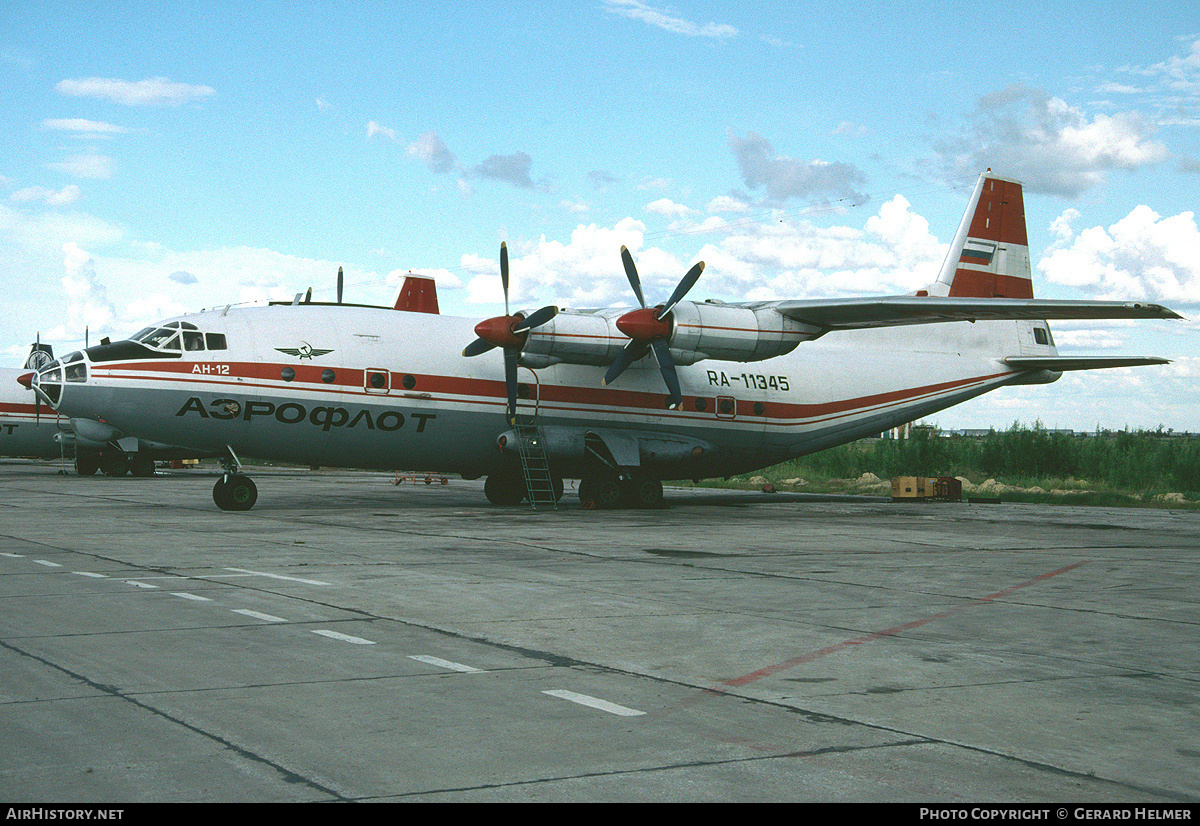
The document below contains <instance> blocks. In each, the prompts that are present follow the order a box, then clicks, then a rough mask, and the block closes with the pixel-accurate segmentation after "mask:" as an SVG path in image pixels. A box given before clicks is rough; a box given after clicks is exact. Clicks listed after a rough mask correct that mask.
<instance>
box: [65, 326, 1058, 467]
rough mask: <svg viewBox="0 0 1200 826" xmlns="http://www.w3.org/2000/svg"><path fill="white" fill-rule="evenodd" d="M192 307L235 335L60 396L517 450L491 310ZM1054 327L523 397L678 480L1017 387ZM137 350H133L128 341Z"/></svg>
mask: <svg viewBox="0 0 1200 826" xmlns="http://www.w3.org/2000/svg"><path fill="white" fill-rule="evenodd" d="M176 321H181V322H185V323H187V324H190V325H194V329H195V330H197V331H198V332H199V333H203V334H209V338H210V344H211V343H212V342H213V341H217V342H219V343H220V344H221V345H223V348H224V349H209V348H205V349H197V350H189V349H186V348H180V349H178V350H175V351H173V352H171V351H154V350H153V348H149V347H141V346H140V345H139V346H136V347H133V348H129V347H128V346H127V345H128V344H129V342H121V343H117V344H114V345H109V346H108V347H109V348H110V349H109V350H105V349H104V348H91V349H90V350H88V351H86V357H85V358H84V359H83V360H84V361H85V362H86V375H81V374H82V372H83V371H78V370H76V372H75V376H76V378H75V380H73V381H72V380H71V379H70V378H68V379H67V380H66V381H64V382H63V383H62V385H61V387H62V390H61V395H60V397H59V400H58V402H57V406H58V409H59V410H60V411H61V412H63V413H64V414H66V415H69V416H72V417H79V418H86V419H90V420H92V421H93V422H96V421H97V420H99V421H100V422H102V423H103V425H104V426H107V427H109V428H111V429H112V430H113V438H119V437H120V436H121V435H137V436H139V437H141V438H143V439H150V440H153V441H155V442H162V443H167V444H175V445H181V446H185V447H188V448H193V449H196V450H202V451H220V450H223V449H225V448H226V447H228V448H231V449H232V450H233V451H234V452H235V453H237V454H238V455H241V456H254V457H260V458H265V459H280V460H287V461H293V462H301V463H306V464H320V465H326V466H342V467H375V468H388V469H401V468H403V469H421V470H437V471H443V472H453V473H460V474H462V475H464V476H466V477H468V478H474V477H478V476H481V475H484V474H486V473H489V472H490V470H491V469H492V468H493V467H494V466H495V465H496V463H497V462H498V461H499V459H500V450H499V449H498V447H497V437H498V436H499V435H501V434H502V433H504V432H505V431H506V430H508V427H509V426H508V424H507V422H506V421H505V398H506V394H505V382H504V370H503V357H502V354H501V352H500V351H499V350H496V351H494V352H491V353H485V354H483V355H480V356H477V357H474V358H465V357H463V356H462V355H461V350H462V348H463V346H464V344H465V343H467V342H469V341H471V340H472V339H473V338H474V333H473V332H472V327H473V324H474V320H473V319H467V318H459V317H453V316H444V315H435V314H430V313H417V312H404V311H397V310H392V309H386V308H374V307H359V306H350V305H319V304H297V305H273V306H269V307H262V306H259V307H243V308H226V309H225V310H214V311H207V312H204V313H199V314H195V315H189V316H181V317H179V318H178V319H176ZM1035 324H1036V322H1027V321H980V322H977V323H967V322H959V323H948V324H937V325H921V326H915V327H897V328H886V329H865V330H848V331H840V332H838V333H836V334H831V335H828V336H825V337H822V338H819V339H817V340H815V341H807V342H805V343H803V344H802V345H801V346H799V347H797V348H796V349H794V350H793V351H792V352H790V353H787V354H785V355H780V356H776V357H774V358H768V359H765V360H761V361H754V362H728V361H717V360H714V359H704V360H701V361H698V362H697V363H695V364H692V365H687V366H680V367H679V368H678V376H679V381H680V385H681V389H682V393H683V404H682V406H681V408H680V409H678V410H668V409H666V405H665V403H664V401H665V393H664V390H663V385H662V379H661V377H660V374H659V369H658V366H657V365H656V364H655V362H654V360H653V358H651V357H647V358H644V359H642V360H640V361H639V362H637V363H635V364H634V365H633V366H632V367H631V368H630V369H629V370H627V371H626V372H625V373H624V374H623V375H621V377H620V378H619V380H617V381H616V382H615V383H614V384H612V385H611V386H608V387H602V386H601V378H602V376H603V375H604V368H603V367H602V366H593V365H586V364H565V363H561V364H553V365H550V366H547V367H542V368H540V369H537V370H532V369H529V368H526V367H522V368H520V370H519V376H518V379H519V382H520V391H521V392H520V393H519V398H518V405H517V413H518V416H519V417H523V418H531V417H533V416H535V415H536V418H537V421H538V422H539V424H541V425H542V426H543V427H544V428H545V429H546V432H547V433H548V434H551V437H552V438H551V439H550V441H551V443H552V444H551V448H552V456H553V458H554V459H555V461H556V463H557V465H558V468H559V472H560V473H561V474H562V475H563V476H568V477H570V476H573V475H575V474H576V473H578V472H579V468H580V467H581V466H582V464H583V462H584V461H585V460H586V456H585V454H584V451H583V448H582V438H583V436H584V434H587V433H593V432H594V433H598V434H600V436H601V437H602V438H606V439H607V440H608V441H610V442H613V443H621V444H624V445H626V446H628V448H629V451H628V452H627V453H626V456H627V457H630V456H632V459H631V460H630V461H627V462H624V463H626V464H628V463H633V464H640V465H642V466H643V467H650V468H653V470H654V472H655V473H656V474H657V475H658V476H659V477H660V478H663V479H680V478H702V477H712V476H724V475H730V474H734V473H740V472H744V471H747V470H753V469H756V468H760V467H764V466H767V465H770V464H774V463H777V462H779V461H783V460H785V459H788V458H792V457H796V456H800V455H803V454H806V453H812V452H814V451H817V450H821V449H824V448H827V447H830V446H833V445H836V444H841V443H845V442H848V441H852V440H854V439H857V438H861V437H863V436H867V435H871V434H875V433H879V432H881V431H884V430H886V429H888V428H891V427H895V426H897V425H900V424H903V423H906V422H909V421H912V420H914V419H916V418H919V417H921V416H925V415H928V414H930V413H933V412H934V411H937V410H941V409H943V408H946V407H949V406H951V405H954V404H957V403H959V402H962V401H965V400H967V399H969V398H972V397H974V396H977V395H979V394H981V393H984V392H987V391H988V390H992V389H994V388H996V387H999V386H1002V385H1004V384H1010V383H1013V382H1015V381H1030V380H1033V381H1050V380H1053V379H1054V378H1056V377H1057V376H1056V374H1032V375H1031V374H1030V373H1029V372H1024V373H1022V372H1017V371H1014V370H1012V369H1010V368H1008V367H1006V366H1005V365H1004V364H1003V362H1002V359H1003V358H1005V357H1007V356H1013V355H1021V354H1047V355H1052V354H1053V353H1054V349H1053V347H1052V346H1048V345H1040V344H1037V343H1036V342H1035V340H1034V336H1033V333H1032V329H1033V327H1034V326H1035ZM159 326H160V327H161V326H163V325H159ZM212 334H217V335H218V336H220V337H223V340H222V339H221V338H214V337H213V336H212ZM535 334H536V331H535ZM532 335H534V334H531V337H532ZM531 340H532V338H531ZM620 343H623V341H621V342H619V344H620ZM118 347H125V350H124V351H114V350H112V349H111V348H118ZM97 358H99V359H104V360H96V359H97ZM67 372H68V375H70V366H69V365H68V368H67ZM42 378H43V382H44V380H45V377H44V376H43V377H42Z"/></svg>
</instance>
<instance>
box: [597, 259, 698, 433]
mask: <svg viewBox="0 0 1200 826" xmlns="http://www.w3.org/2000/svg"><path fill="white" fill-rule="evenodd" d="M621 262H622V263H623V264H624V265H625V275H626V276H627V277H628V278H629V286H631V287H633V294H634V295H636V296H637V300H638V303H639V304H641V305H642V308H641V309H640V310H632V311H630V312H628V313H625V315H623V316H621V317H620V318H618V319H617V329H618V330H620V331H621V332H622V333H624V334H625V335H627V336H629V343H628V344H626V345H625V348H624V349H623V350H621V354H620V355H619V356H617V360H616V361H615V362H613V364H612V366H611V367H609V368H608V372H607V373H605V374H604V379H603V380H602V381H601V382H600V383H601V384H603V385H609V384H612V383H613V382H614V381H616V380H617V377H618V376H620V375H621V374H622V373H624V372H625V370H626V368H628V367H629V365H631V364H633V363H634V362H635V361H637V360H638V359H640V358H641V357H642V356H644V355H646V351H647V350H650V351H652V352H653V353H654V359H655V361H657V362H658V369H659V371H660V372H661V373H662V377H663V381H664V382H666V385H667V391H668V392H669V393H670V397H669V398H668V401H667V407H669V408H670V409H672V410H676V409H678V408H679V406H680V405H681V404H683V393H682V392H681V391H680V388H679V376H678V375H677V374H676V372H675V362H674V361H672V360H671V349H670V347H669V346H668V344H667V340H668V339H669V338H670V337H671V321H672V319H671V311H672V310H673V309H675V305H676V304H678V303H679V302H680V301H682V300H683V297H684V296H685V295H687V294H688V291H689V290H690V289H691V288H692V287H694V286H695V285H696V281H697V280H698V279H699V278H700V273H702V272H704V262H703V261H701V262H700V263H698V264H696V265H695V266H694V267H692V268H691V269H690V270H688V272H687V274H686V275H685V276H684V277H683V280H681V281H680V282H679V286H677V287H676V288H675V292H673V293H671V297H670V298H669V299H667V303H666V304H660V305H658V306H657V307H647V306H646V299H645V297H644V296H643V295H642V281H641V279H640V278H639V277H638V272H637V267H636V266H634V263H633V256H632V255H630V253H629V249H628V248H627V247H625V246H622V247H621Z"/></svg>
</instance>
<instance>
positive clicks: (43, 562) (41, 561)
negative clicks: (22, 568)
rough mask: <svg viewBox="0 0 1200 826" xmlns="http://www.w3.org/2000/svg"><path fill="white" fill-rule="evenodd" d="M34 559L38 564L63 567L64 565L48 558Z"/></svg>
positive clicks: (48, 566)
mask: <svg viewBox="0 0 1200 826" xmlns="http://www.w3.org/2000/svg"><path fill="white" fill-rule="evenodd" d="M33 561H34V562H36V563H37V564H38V565H45V566H46V567H47V568H61V567H62V566H61V565H59V564H58V563H57V562H50V561H49V560H46V559H35V560H33Z"/></svg>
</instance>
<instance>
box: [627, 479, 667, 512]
mask: <svg viewBox="0 0 1200 826" xmlns="http://www.w3.org/2000/svg"><path fill="white" fill-rule="evenodd" d="M622 492H623V493H624V497H625V500H626V501H627V502H628V503H629V504H630V506H632V507H635V508H657V507H658V506H659V505H661V504H662V501H663V486H662V481H661V480H659V478H658V477H657V476H652V475H651V474H649V473H636V474H634V476H633V478H632V479H630V480H629V481H628V482H626V483H625V485H624V490H623V491H622Z"/></svg>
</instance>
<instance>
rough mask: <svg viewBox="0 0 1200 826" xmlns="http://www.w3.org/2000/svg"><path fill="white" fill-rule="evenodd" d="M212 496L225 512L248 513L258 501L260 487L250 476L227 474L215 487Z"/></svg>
mask: <svg viewBox="0 0 1200 826" xmlns="http://www.w3.org/2000/svg"><path fill="white" fill-rule="evenodd" d="M212 495H213V501H214V502H216V503H217V507H218V508H220V509H221V510H223V511H248V510H250V509H251V508H252V507H254V503H255V502H256V501H258V486H257V485H255V484H254V480H253V479H251V478H250V477H249V476H243V475H242V474H240V473H227V474H225V475H224V476H222V477H221V478H220V479H218V480H217V483H216V484H215V485H213V494H212Z"/></svg>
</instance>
